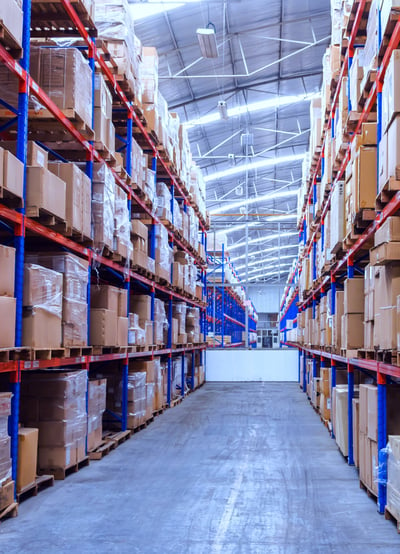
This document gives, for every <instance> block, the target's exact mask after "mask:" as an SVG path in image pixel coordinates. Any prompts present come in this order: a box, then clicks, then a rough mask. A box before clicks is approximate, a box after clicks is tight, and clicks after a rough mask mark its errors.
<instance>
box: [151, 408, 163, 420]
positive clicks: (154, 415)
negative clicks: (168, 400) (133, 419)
mask: <svg viewBox="0 0 400 554" xmlns="http://www.w3.org/2000/svg"><path fill="white" fill-rule="evenodd" d="M163 413H164V408H160V409H159V410H155V411H154V412H153V418H154V417H157V416H160V415H161V414H163Z"/></svg>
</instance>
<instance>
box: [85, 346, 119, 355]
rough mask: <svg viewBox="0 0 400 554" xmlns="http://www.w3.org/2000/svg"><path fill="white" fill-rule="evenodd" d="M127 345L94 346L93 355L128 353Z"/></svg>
mask: <svg viewBox="0 0 400 554" xmlns="http://www.w3.org/2000/svg"><path fill="white" fill-rule="evenodd" d="M126 352H127V347H126V346H92V354H93V356H104V355H105V354H126Z"/></svg>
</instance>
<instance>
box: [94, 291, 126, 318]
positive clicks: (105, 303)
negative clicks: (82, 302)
mask: <svg viewBox="0 0 400 554" xmlns="http://www.w3.org/2000/svg"><path fill="white" fill-rule="evenodd" d="M119 291H120V289H118V288H117V287H112V286H110V285H98V286H93V287H92V289H91V293H90V305H91V307H92V308H102V309H105V310H111V311H112V312H115V313H116V314H118V304H119V295H120V292H119Z"/></svg>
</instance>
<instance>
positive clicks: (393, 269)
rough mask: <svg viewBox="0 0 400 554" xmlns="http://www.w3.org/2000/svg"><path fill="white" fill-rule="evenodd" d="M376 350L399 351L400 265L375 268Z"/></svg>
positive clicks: (394, 264) (392, 264) (391, 264)
mask: <svg viewBox="0 0 400 554" xmlns="http://www.w3.org/2000/svg"><path fill="white" fill-rule="evenodd" d="M373 277H374V283H373V288H374V322H375V323H374V348H375V349H377V350H396V349H397V296H398V295H399V294H400V264H399V263H390V264H385V265H381V266H378V265H377V266H375V268H374V276H373Z"/></svg>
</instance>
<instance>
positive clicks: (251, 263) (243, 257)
mask: <svg viewBox="0 0 400 554" xmlns="http://www.w3.org/2000/svg"><path fill="white" fill-rule="evenodd" d="M297 246H298V245H297V244H286V245H285V246H281V247H280V248H276V247H271V248H265V249H264V250H260V251H259V252H257V254H268V253H270V252H280V251H281V250H290V249H291V248H295V247H296V248H297ZM296 255H297V253H296V254H293V255H292V256H291V257H292V258H294V257H296ZM249 258H250V257H249ZM277 259H279V257H278V258H277ZM234 260H236V261H238V260H242V261H244V260H245V256H240V257H239V258H234ZM269 260H271V258H268V261H269ZM262 262H263V260H262V259H261V260H260V258H258V259H257V260H254V261H253V262H250V263H249V264H248V266H249V267H252V266H253V265H260V264H261V263H262ZM238 267H240V268H243V267H246V264H243V265H239V266H238Z"/></svg>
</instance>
